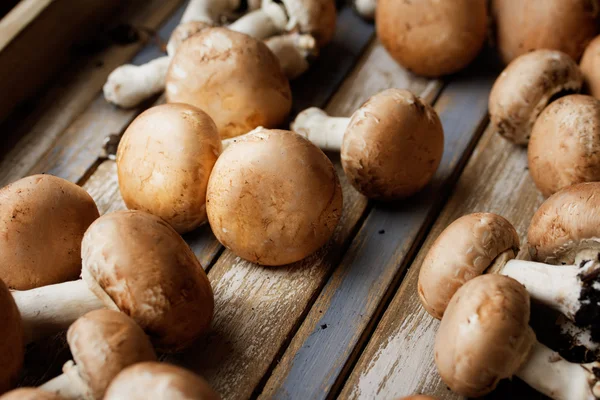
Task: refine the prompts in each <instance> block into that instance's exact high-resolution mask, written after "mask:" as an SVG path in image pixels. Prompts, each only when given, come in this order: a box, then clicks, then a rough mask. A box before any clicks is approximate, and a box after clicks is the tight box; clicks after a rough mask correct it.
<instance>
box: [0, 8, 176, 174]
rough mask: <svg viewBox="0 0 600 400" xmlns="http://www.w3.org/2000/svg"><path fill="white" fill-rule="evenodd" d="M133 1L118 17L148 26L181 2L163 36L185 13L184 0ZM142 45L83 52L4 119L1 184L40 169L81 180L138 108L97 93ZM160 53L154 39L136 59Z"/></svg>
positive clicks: (151, 27) (155, 22)
mask: <svg viewBox="0 0 600 400" xmlns="http://www.w3.org/2000/svg"><path fill="white" fill-rule="evenodd" d="M135 6H136V7H135V8H133V7H132V8H131V9H127V10H126V12H124V14H123V15H121V16H120V17H119V18H120V20H121V21H124V22H127V23H129V24H131V25H132V26H137V27H140V26H144V27H147V28H149V29H155V28H156V27H157V26H159V25H160V24H161V23H162V22H163V21H164V20H165V19H166V18H167V17H168V16H169V15H171V14H172V13H173V12H174V11H175V10H176V9H177V7H180V11H179V13H178V14H176V15H174V16H173V17H172V18H171V19H170V20H169V21H167V22H166V24H165V26H164V27H163V28H164V29H163V30H161V32H160V34H161V36H162V37H168V35H169V32H170V30H169V29H172V26H173V21H176V20H178V18H179V17H180V15H179V14H180V13H181V12H183V9H182V7H181V0H166V1H163V0H151V1H148V2H146V3H145V4H143V5H142V6H140V4H135ZM142 46H143V43H134V44H131V45H128V46H111V47H109V48H108V49H106V50H104V51H101V52H100V53H98V54H93V55H91V56H89V57H83V59H82V61H81V63H79V64H76V65H74V66H73V67H72V68H69V69H67V70H66V71H65V72H64V73H63V74H62V75H61V76H60V77H59V78H58V79H57V80H56V83H55V85H53V86H52V87H51V88H49V89H48V90H47V92H46V93H45V94H44V95H42V96H40V98H39V100H38V101H37V102H35V103H34V105H33V106H32V108H31V109H24V110H20V111H18V112H16V113H15V114H14V115H13V116H11V118H10V119H9V120H7V121H5V122H4V123H3V124H2V126H1V129H2V131H3V132H10V133H11V135H10V137H6V135H3V136H2V137H1V139H0V140H2V146H0V147H1V148H2V150H0V185H2V186H3V185H6V184H7V183H10V182H12V181H14V180H16V179H19V178H21V177H23V176H26V175H28V174H33V173H39V172H50V173H53V174H56V175H58V176H61V177H64V178H66V179H69V180H72V181H77V180H79V179H80V178H81V176H82V172H85V171H86V170H87V168H88V167H89V166H90V165H92V164H93V163H95V162H96V158H97V155H98V154H99V153H100V151H101V150H102V149H101V143H102V141H103V140H104V137H105V136H106V135H108V134H110V133H114V132H115V131H116V132H119V131H120V130H122V129H124V127H125V126H127V124H128V123H129V121H130V120H131V119H132V118H133V117H134V116H135V115H136V112H139V110H136V111H131V110H129V111H127V110H119V109H117V108H116V107H113V106H111V105H109V104H107V103H106V102H105V101H104V99H103V96H102V94H101V93H99V92H100V90H101V88H102V85H103V84H104V82H105V81H106V77H107V76H108V74H109V73H110V72H111V71H112V70H113V69H114V68H116V67H117V66H119V65H121V64H122V63H124V62H126V61H127V60H129V59H130V58H131V57H132V56H133V55H134V54H136V53H137V52H138V51H139V50H140V48H141V47H142ZM158 52H159V50H158V48H157V46H156V44H155V43H151V44H149V45H147V46H146V47H145V48H144V49H143V50H142V51H141V52H140V53H139V54H138V56H137V57H136V61H138V62H143V61H144V60H147V59H150V58H153V57H154V56H156V55H157V54H158ZM90 103H91V104H90ZM84 110H85V111H84ZM82 113H83V114H82ZM86 157H89V158H86Z"/></svg>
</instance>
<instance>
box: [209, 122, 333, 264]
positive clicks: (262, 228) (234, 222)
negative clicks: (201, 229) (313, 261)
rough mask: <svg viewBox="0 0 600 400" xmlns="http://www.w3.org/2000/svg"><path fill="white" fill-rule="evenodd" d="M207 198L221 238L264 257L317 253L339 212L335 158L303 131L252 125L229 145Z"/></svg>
mask: <svg viewBox="0 0 600 400" xmlns="http://www.w3.org/2000/svg"><path fill="white" fill-rule="evenodd" d="M206 198H207V205H206V207H207V212H208V220H209V221H210V226H211V227H212V230H213V232H214V234H215V236H216V237H217V239H219V241H220V242H221V243H223V245H224V246H226V247H227V248H229V249H231V250H232V251H233V252H234V253H235V254H237V255H238V256H240V257H242V258H244V259H246V260H249V261H252V262H255V263H259V264H263V265H283V264H288V263H292V262H295V261H298V260H301V259H303V258H305V257H306V256H308V255H309V254H311V253H313V252H314V251H315V250H317V249H318V248H320V247H321V246H323V245H324V244H325V242H327V240H329V238H330V237H331V235H332V233H333V231H334V229H335V227H336V226H337V223H338V221H339V219H340V215H341V212H342V190H341V186H340V182H339V179H338V177H337V175H336V172H335V169H334V167H333V164H332V163H331V161H330V160H329V159H328V158H327V156H326V155H325V154H324V153H323V152H322V151H321V150H320V149H319V148H318V147H317V146H315V145H314V144H312V143H311V142H309V141H308V140H307V139H305V138H304V137H302V136H300V135H298V134H297V133H294V132H290V131H282V130H260V131H257V132H254V133H250V134H248V135H246V136H244V138H243V139H241V140H239V141H237V142H236V143H234V144H232V145H230V146H229V147H227V149H225V151H223V154H222V155H221V157H219V159H218V160H217V163H216V164H215V167H214V169H213V172H212V174H211V176H210V180H209V182H208V192H207V195H206Z"/></svg>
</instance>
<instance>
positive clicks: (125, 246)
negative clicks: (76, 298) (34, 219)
mask: <svg viewBox="0 0 600 400" xmlns="http://www.w3.org/2000/svg"><path fill="white" fill-rule="evenodd" d="M81 251H82V258H83V272H82V277H83V279H84V280H85V281H86V282H87V284H88V285H89V287H90V289H91V290H92V291H94V293H95V294H96V295H97V296H98V297H99V298H100V299H102V300H103V301H104V302H105V304H107V307H109V308H113V309H117V308H118V309H120V310H121V311H122V312H124V313H125V314H127V315H129V316H130V317H132V318H133V319H134V321H136V322H137V323H138V324H139V325H140V326H141V327H142V328H143V329H144V331H146V333H147V334H148V335H149V336H150V339H151V340H152V342H153V343H154V345H155V346H156V347H157V348H158V349H160V350H164V351H176V350H179V349H182V348H184V347H186V346H188V345H189V344H190V343H191V342H192V341H193V340H195V339H196V338H197V337H198V336H199V335H201V334H202V333H204V332H206V331H207V330H208V329H209V327H210V323H211V320H212V316H213V308H214V298H213V292H212V289H211V286H210V282H209V281H208V278H207V276H206V273H205V272H204V270H203V269H202V266H201V265H200V262H198V259H197V258H196V256H195V255H194V253H193V252H192V250H191V249H190V248H189V246H188V245H187V243H185V241H184V240H183V239H182V238H181V236H179V234H178V233H177V232H175V230H174V229H173V228H172V227H171V226H170V225H169V224H167V223H166V222H165V221H163V220H162V219H160V218H158V217H155V216H153V215H151V214H147V213H145V212H142V211H119V212H114V213H110V214H105V215H103V216H102V217H100V218H98V219H97V220H96V222H94V223H93V224H92V225H91V226H90V228H89V229H88V231H87V232H86V233H85V236H84V238H83V244H82V250H81Z"/></svg>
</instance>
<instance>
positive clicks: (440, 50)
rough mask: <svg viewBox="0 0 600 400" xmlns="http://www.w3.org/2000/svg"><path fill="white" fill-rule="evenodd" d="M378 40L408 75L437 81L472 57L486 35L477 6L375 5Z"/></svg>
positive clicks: (461, 2)
mask: <svg viewBox="0 0 600 400" xmlns="http://www.w3.org/2000/svg"><path fill="white" fill-rule="evenodd" d="M375 19H376V21H377V24H376V26H377V36H378V37H379V40H381V43H382V44H383V46H384V47H385V48H386V49H387V51H388V52H389V53H390V54H391V56H392V57H393V58H394V59H395V60H396V61H397V62H398V63H400V64H401V65H403V66H404V67H406V68H408V69H409V70H411V71H413V72H415V73H417V74H419V75H424V76H430V77H437V76H441V75H448V74H452V73H454V72H457V71H459V70H461V69H463V68H464V67H466V66H467V65H468V64H469V63H471V61H473V59H474V58H475V57H476V56H477V54H478V53H479V51H480V50H481V47H482V46H483V43H484V41H485V38H486V34H487V25H488V14H487V6H486V2H485V1H481V0H421V1H398V0H379V1H378V3H377V10H376V17H375Z"/></svg>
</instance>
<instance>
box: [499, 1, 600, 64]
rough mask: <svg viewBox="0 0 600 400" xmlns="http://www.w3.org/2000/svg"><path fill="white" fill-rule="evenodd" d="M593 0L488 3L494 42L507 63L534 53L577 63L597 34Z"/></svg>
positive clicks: (597, 7) (595, 5)
mask: <svg viewBox="0 0 600 400" xmlns="http://www.w3.org/2000/svg"><path fill="white" fill-rule="evenodd" d="M599 11H600V7H599V6H598V1H597V0H527V1H519V0H492V16H493V18H494V21H495V25H496V42H497V45H498V49H499V52H500V56H501V57H502V59H503V60H504V62H505V63H507V64H508V63H509V62H510V61H512V60H513V59H515V58H516V57H518V56H520V55H521V54H525V53H528V52H530V51H532V50H538V49H552V50H560V51H562V52H564V53H566V54H568V55H569V56H571V57H572V58H573V59H574V60H575V61H579V58H580V57H581V54H583V50H584V49H585V47H586V46H587V44H588V43H589V42H590V40H592V38H593V37H594V36H596V35H597V34H598V32H599V30H598V27H599V24H598V22H599V19H598V17H599V15H600V14H599Z"/></svg>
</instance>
